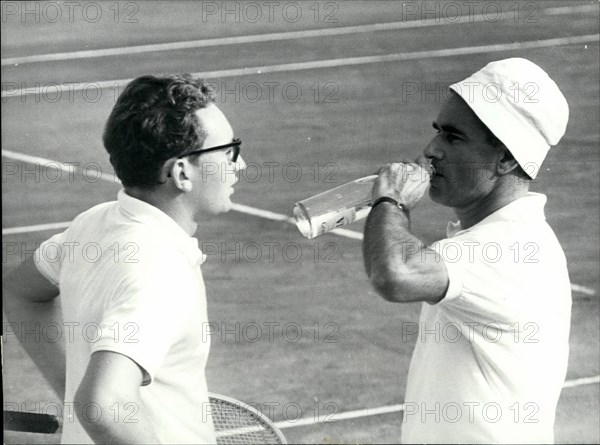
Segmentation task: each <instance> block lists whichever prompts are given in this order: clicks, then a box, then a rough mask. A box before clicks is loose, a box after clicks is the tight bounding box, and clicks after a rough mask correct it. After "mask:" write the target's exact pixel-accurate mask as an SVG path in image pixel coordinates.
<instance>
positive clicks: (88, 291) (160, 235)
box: [4, 74, 244, 443]
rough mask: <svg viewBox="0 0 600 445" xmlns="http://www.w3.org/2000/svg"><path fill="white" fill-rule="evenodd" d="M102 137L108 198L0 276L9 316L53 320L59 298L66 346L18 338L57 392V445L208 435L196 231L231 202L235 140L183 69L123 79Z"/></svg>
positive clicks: (202, 87)
mask: <svg viewBox="0 0 600 445" xmlns="http://www.w3.org/2000/svg"><path fill="white" fill-rule="evenodd" d="M104 145H105V147H106V150H107V151H108V153H109V155H110V161H111V164H112V165H113V167H114V169H115V172H116V174H117V176H118V177H119V179H120V180H121V182H122V184H123V189H122V190H121V191H120V192H119V193H118V200H117V201H114V202H107V203H104V204H100V205H97V206H95V207H93V208H91V209H90V210H88V211H86V212H83V213H82V214H80V215H79V216H77V217H76V218H75V220H74V221H73V222H72V224H71V225H70V227H69V228H68V229H67V230H66V231H64V232H63V233H60V234H57V235H55V236H53V237H52V238H50V239H49V240H47V241H46V242H44V243H42V245H41V246H40V248H39V249H38V250H37V251H36V254H35V255H34V257H33V258H29V259H28V260H27V261H26V262H25V263H23V264H21V265H20V266H19V267H17V268H16V269H15V270H14V271H12V272H9V273H8V274H7V275H6V276H5V283H4V298H5V310H6V313H7V319H8V320H9V321H16V320H19V321H23V320H28V321H31V322H37V323H42V325H43V324H44V323H45V322H46V323H51V322H54V323H55V322H56V321H57V320H59V321H60V317H61V309H62V320H63V322H62V325H61V326H67V325H68V326H69V329H70V335H69V338H67V339H66V340H67V341H66V344H64V345H63V344H62V343H61V342H57V343H54V344H47V343H33V342H26V341H25V342H23V345H24V347H25V349H26V350H27V351H28V352H29V354H30V355H31V356H32V358H33V359H34V361H36V364H38V365H39V367H40V369H41V370H42V371H43V372H44V374H46V376H47V378H48V380H49V381H50V382H51V383H52V385H53V387H54V388H55V389H56V391H57V393H58V394H59V396H62V395H63V393H64V401H65V411H64V419H63V437H62V442H63V443H94V442H97V443H215V442H216V439H215V433H214V430H213V425H212V421H211V417H210V407H209V403H208V390H207V385H206V379H205V372H204V370H205V366H206V362H207V358H208V353H209V346H210V338H209V336H207V335H206V332H205V331H204V330H203V329H205V327H206V324H207V322H208V319H207V307H206V294H205V287H204V282H203V278H202V273H201V270H200V265H201V264H202V262H203V261H204V259H205V257H204V255H203V254H202V252H201V251H200V249H199V248H198V240H197V239H196V238H193V235H194V233H195V232H196V228H197V226H198V224H199V223H201V222H202V221H203V220H204V219H205V218H207V217H209V216H211V215H216V214H220V213H223V212H227V211H228V210H229V209H230V208H231V199H230V198H231V195H232V194H233V186H234V184H235V183H236V182H237V180H238V178H237V172H238V171H239V170H240V169H241V168H244V162H243V160H242V158H241V156H239V152H240V146H241V141H240V140H239V139H235V138H234V134H233V130H232V128H231V125H230V124H229V122H228V120H227V118H226V117H225V115H224V114H223V113H222V112H221V111H220V110H219V108H218V107H217V106H216V105H215V103H214V101H213V97H212V95H211V90H210V88H209V87H208V85H207V84H205V83H204V82H202V81H200V80H196V79H194V78H192V77H191V76H190V75H188V74H182V75H172V76H167V77H154V76H143V77H140V78H137V79H135V80H133V81H132V82H131V83H129V84H128V85H127V87H126V88H125V90H124V91H123V93H122V94H121V96H120V97H119V99H118V101H117V103H116V105H115V107H114V109H113V111H112V113H111V115H110V117H109V119H108V122H107V124H106V128H105V132H104ZM51 246H54V247H56V246H58V252H62V255H54V256H52V257H51V255H50V253H49V252H50V251H51V250H52V249H49V247H51ZM92 247H93V249H94V251H95V252H98V253H95V254H94V258H93V260H92V259H91V257H92V254H91V253H90V254H88V252H91V250H92ZM56 251H57V250H56V249H54V252H56ZM86 258H87V260H86ZM59 291H60V299H56V297H57V296H58V295H59ZM59 300H60V304H57V301H59ZM65 346H66V353H65ZM65 355H66V366H65ZM65 375H66V383H65Z"/></svg>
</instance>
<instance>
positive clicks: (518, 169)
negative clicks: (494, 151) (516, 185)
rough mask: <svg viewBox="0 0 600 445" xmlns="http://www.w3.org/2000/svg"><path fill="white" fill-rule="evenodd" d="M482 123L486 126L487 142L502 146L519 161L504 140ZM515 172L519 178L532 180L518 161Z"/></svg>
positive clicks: (494, 145)
mask: <svg viewBox="0 0 600 445" xmlns="http://www.w3.org/2000/svg"><path fill="white" fill-rule="evenodd" d="M482 125H483V127H484V128H485V132H486V139H487V142H488V143H489V144H490V145H492V146H493V147H500V148H501V149H503V150H505V151H506V153H507V155H508V156H510V157H511V158H512V159H514V160H515V162H517V160H516V159H515V157H514V155H513V154H512V152H511V151H510V150H509V149H508V148H507V147H506V145H504V142H502V141H501V140H500V139H499V138H498V137H497V136H496V135H495V134H494V133H492V131H491V130H490V129H489V128H488V127H487V125H485V124H484V123H483V122H482ZM513 172H514V174H515V176H516V177H517V178H518V179H521V180H524V181H531V177H530V176H529V175H528V174H527V173H525V170H523V167H521V164H519V163H518V162H517V167H516V168H515V169H514V170H513Z"/></svg>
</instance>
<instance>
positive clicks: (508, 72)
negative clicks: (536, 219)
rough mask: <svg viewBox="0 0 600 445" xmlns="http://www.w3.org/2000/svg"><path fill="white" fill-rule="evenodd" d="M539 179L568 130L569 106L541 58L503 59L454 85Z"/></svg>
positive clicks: (523, 166)
mask: <svg viewBox="0 0 600 445" xmlns="http://www.w3.org/2000/svg"><path fill="white" fill-rule="evenodd" d="M450 88H451V89H452V90H453V91H455V92H456V93H457V94H458V95H459V96H460V97H462V98H463V100H464V101H465V102H466V103H467V105H469V107H471V109H472V110H473V112H474V113H475V114H476V115H477V117H479V119H481V121H482V122H483V123H484V124H485V125H486V126H487V127H488V128H489V129H490V131H491V132H492V133H494V135H495V136H496V137H497V138H498V139H500V140H501V141H502V143H503V144H504V145H505V146H506V148H508V150H510V152H511V153H512V155H513V156H514V157H515V159H516V161H517V162H518V163H519V165H520V166H521V167H522V168H523V170H524V171H525V172H526V173H527V174H528V175H529V176H530V177H531V178H532V179H534V178H535V177H536V176H537V174H538V172H539V170H540V166H541V164H542V162H543V160H544V158H545V157H546V154H547V153H548V150H549V149H550V146H551V145H556V144H557V143H558V141H559V140H560V138H561V137H562V136H563V135H564V134H565V129H566V128H567V122H568V120H569V105H568V104H567V100H566V99H565V97H564V96H563V94H562V93H561V91H560V89H559V88H558V86H557V85H556V83H555V82H554V81H553V80H552V79H551V78H550V76H548V74H547V73H546V72H545V71H544V70H543V69H542V68H540V67H539V66H537V65H536V64H535V63H533V62H531V61H529V60H527V59H522V58H511V59H505V60H498V61H496V62H491V63H489V64H487V65H486V66H485V67H484V68H482V69H481V70H479V71H477V72H476V73H474V74H472V75H471V76H469V77H467V78H466V79H465V80H463V81H461V82H458V83H454V84H452V85H450Z"/></svg>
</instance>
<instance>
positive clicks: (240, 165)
mask: <svg viewBox="0 0 600 445" xmlns="http://www.w3.org/2000/svg"><path fill="white" fill-rule="evenodd" d="M233 164H234V165H233V169H234V170H235V171H236V172H238V171H242V170H244V169H245V168H246V161H244V158H243V157H242V155H239V156H238V158H237V161H235V162H234V163H233Z"/></svg>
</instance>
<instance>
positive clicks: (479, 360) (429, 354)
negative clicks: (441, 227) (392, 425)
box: [402, 193, 571, 443]
mask: <svg viewBox="0 0 600 445" xmlns="http://www.w3.org/2000/svg"><path fill="white" fill-rule="evenodd" d="M545 203H546V197H545V196H544V195H540V194H536V193H528V195H527V196H525V197H523V198H520V199H517V200H515V201H513V202H511V203H510V204H508V205H506V206H505V207H503V208H501V209H499V210H498V211H496V212H494V213H493V214H491V215H489V216H488V217H487V218H485V219H484V220H482V221H481V222H479V223H478V224H476V225H474V226H473V227H470V228H469V229H466V230H461V228H460V225H459V224H452V223H451V224H450V225H449V227H448V238H446V239H444V240H441V241H439V242H437V243H435V244H434V245H433V246H432V247H433V248H434V249H435V250H436V251H437V252H439V253H440V254H441V256H442V258H443V260H444V263H445V265H446V268H447V271H448V276H449V279H450V283H449V288H448V290H447V293H446V295H445V297H444V298H443V299H442V300H441V301H440V302H439V303H437V304H435V305H430V304H423V307H422V311H421V317H420V320H419V333H418V334H415V338H416V347H415V350H414V353H413V357H412V361H411V364H410V369H409V374H408V382H407V389H406V397H405V403H406V409H405V412H404V417H403V424H402V442H403V443H415V442H418V443H432V442H438V443H441V442H444V443H459V442H462V443H552V442H553V440H554V434H553V426H554V417H555V411H556V405H557V402H558V398H559V395H560V391H561V388H562V385H563V383H564V379H565V376H566V370H567V359H568V351H569V346H568V340H569V328H570V318H571V289H570V282H569V276H568V272H567V264H566V260H565V256H564V252H563V250H562V248H561V246H560V245H559V243H558V241H557V239H556V236H555V235H554V232H553V231H552V229H551V228H550V226H549V225H548V224H547V223H546V221H545V217H544V205H545ZM410 332H414V330H411V331H410Z"/></svg>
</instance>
